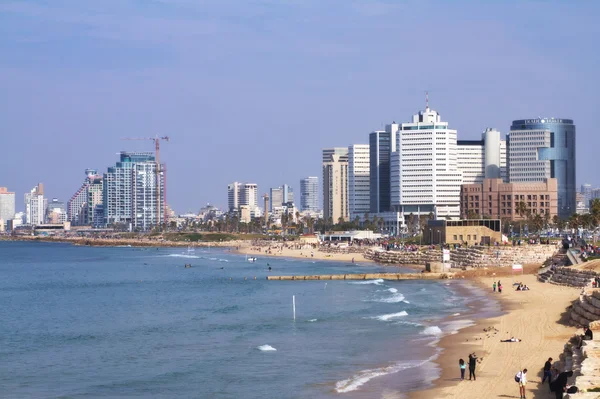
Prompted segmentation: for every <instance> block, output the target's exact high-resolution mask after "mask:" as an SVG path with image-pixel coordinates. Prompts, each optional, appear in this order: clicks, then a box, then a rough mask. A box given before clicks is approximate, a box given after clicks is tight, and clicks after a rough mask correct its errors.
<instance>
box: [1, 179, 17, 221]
mask: <svg viewBox="0 0 600 399" xmlns="http://www.w3.org/2000/svg"><path fill="white" fill-rule="evenodd" d="M14 217H15V193H13V192H10V191H8V189H7V188H6V187H0V219H2V220H3V221H4V223H7V222H8V221H9V220H12V219H13V218H14Z"/></svg>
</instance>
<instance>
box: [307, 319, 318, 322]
mask: <svg viewBox="0 0 600 399" xmlns="http://www.w3.org/2000/svg"><path fill="white" fill-rule="evenodd" d="M315 321H317V319H310V320H309V321H308V322H309V323H314V322H315Z"/></svg>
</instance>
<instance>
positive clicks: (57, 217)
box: [46, 198, 67, 224]
mask: <svg viewBox="0 0 600 399" xmlns="http://www.w3.org/2000/svg"><path fill="white" fill-rule="evenodd" d="M66 221H67V210H66V206H65V203H64V202H63V201H59V200H58V199H57V198H52V201H50V202H49V203H48V207H47V208H46V222H47V223H51V224H63V223H64V222H66Z"/></svg>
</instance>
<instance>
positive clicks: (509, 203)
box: [461, 179, 558, 221]
mask: <svg viewBox="0 0 600 399" xmlns="http://www.w3.org/2000/svg"><path fill="white" fill-rule="evenodd" d="M557 187H558V182H557V181H556V179H547V180H546V181H544V182H531V183H504V182H503V181H502V179H485V180H484V181H483V184H463V186H462V189H461V216H462V218H463V219H467V218H469V217H471V218H475V219H480V218H483V217H490V218H497V219H510V220H515V221H517V220H524V219H526V218H527V214H526V213H524V214H521V213H519V210H520V205H519V204H520V203H521V202H522V203H524V204H525V206H526V209H527V212H530V213H531V214H532V215H534V216H535V215H540V216H542V217H543V218H545V219H548V220H552V218H553V217H554V215H556V214H557V211H558V206H557V196H558V189H557Z"/></svg>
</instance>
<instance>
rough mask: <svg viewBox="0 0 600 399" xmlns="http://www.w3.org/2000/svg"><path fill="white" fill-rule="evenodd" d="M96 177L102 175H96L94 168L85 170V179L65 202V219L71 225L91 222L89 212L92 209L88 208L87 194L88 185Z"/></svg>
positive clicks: (96, 178) (95, 179)
mask: <svg viewBox="0 0 600 399" xmlns="http://www.w3.org/2000/svg"><path fill="white" fill-rule="evenodd" d="M98 179H100V180H102V176H100V175H98V172H97V170H96V169H86V170H85V180H84V181H83V183H82V185H81V187H79V189H77V191H76V192H75V194H73V196H72V197H71V199H70V200H69V201H68V202H67V220H68V221H69V222H71V225H73V226H83V225H90V224H91V219H90V212H93V211H90V210H89V209H88V203H89V196H88V195H89V190H90V185H91V184H92V183H93V181H97V180H98ZM100 196H102V189H100ZM100 204H102V197H100Z"/></svg>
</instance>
